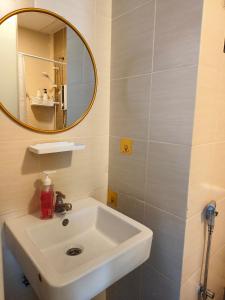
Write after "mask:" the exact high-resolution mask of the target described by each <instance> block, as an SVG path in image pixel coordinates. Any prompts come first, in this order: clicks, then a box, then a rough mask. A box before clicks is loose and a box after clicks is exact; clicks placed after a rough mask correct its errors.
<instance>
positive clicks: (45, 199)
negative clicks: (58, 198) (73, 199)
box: [40, 171, 55, 219]
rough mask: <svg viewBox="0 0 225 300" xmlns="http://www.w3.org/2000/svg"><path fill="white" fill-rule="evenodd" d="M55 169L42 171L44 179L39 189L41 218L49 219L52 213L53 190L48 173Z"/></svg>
mask: <svg viewBox="0 0 225 300" xmlns="http://www.w3.org/2000/svg"><path fill="white" fill-rule="evenodd" d="M52 173H55V171H44V172H43V174H44V175H45V179H44V180H43V187H42V191H41V199H40V201H41V219H50V218H52V217H53V214H54V191H53V185H52V180H51V178H50V177H49V175H50V174H52Z"/></svg>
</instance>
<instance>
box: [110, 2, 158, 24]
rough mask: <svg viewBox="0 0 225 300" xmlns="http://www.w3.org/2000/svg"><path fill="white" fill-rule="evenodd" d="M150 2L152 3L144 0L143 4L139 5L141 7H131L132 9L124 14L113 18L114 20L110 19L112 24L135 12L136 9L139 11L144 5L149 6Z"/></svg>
mask: <svg viewBox="0 0 225 300" xmlns="http://www.w3.org/2000/svg"><path fill="white" fill-rule="evenodd" d="M151 1H153V0H146V2H145V3H143V4H141V5H138V6H136V7H133V8H131V9H128V10H127V11H126V12H124V13H122V14H120V15H118V16H116V17H114V18H113V17H112V22H114V21H116V20H118V19H120V18H121V17H124V16H126V15H129V14H131V13H132V12H134V11H135V10H137V9H139V8H141V7H143V6H145V5H147V4H149V3H150V2H151ZM112 13H113V12H112Z"/></svg>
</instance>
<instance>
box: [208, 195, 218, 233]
mask: <svg viewBox="0 0 225 300" xmlns="http://www.w3.org/2000/svg"><path fill="white" fill-rule="evenodd" d="M216 216H218V211H216V201H212V202H210V203H209V204H208V206H207V207H206V213H205V217H206V221H207V223H208V230H209V233H210V234H211V233H213V230H214V226H215V218H216Z"/></svg>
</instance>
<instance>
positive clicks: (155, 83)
mask: <svg viewBox="0 0 225 300" xmlns="http://www.w3.org/2000/svg"><path fill="white" fill-rule="evenodd" d="M112 2H113V10H112V62H111V112H110V160H109V161H110V165H109V186H110V188H111V189H112V190H113V191H115V192H118V194H119V201H118V209H119V210H121V211H122V212H124V213H126V214H127V215H129V216H131V217H132V218H135V219H137V220H139V221H141V222H143V223H144V224H146V225H147V226H149V227H150V228H151V229H152V230H153V231H154V240H153V245H152V252H151V258H150V260H149V261H148V262H147V263H146V264H145V265H144V266H142V267H141V268H139V269H138V270H136V271H135V272H133V273H132V274H130V275H128V276H127V277H125V278H124V279H122V280H121V281H119V282H118V283H116V284H115V285H114V286H113V287H112V288H110V289H109V293H108V294H109V298H110V300H125V299H129V300H139V299H142V300H149V299H151V300H159V299H160V300H178V299H179V291H180V278H181V269H182V258H183V246H184V231H185V222H186V210H187V197H188V181H189V168H190V155H191V144H192V130H193V119H194V107H195V95H196V82H197V66H198V58H199V44H200V33H201V21H202V2H203V1H196V0H189V1H180V0H167V1H165V0H132V1H131V0H124V1H121V0H113V1H112ZM122 137H129V138H131V139H133V142H134V148H133V154H132V155H129V156H124V155H121V154H120V151H119V143H120V139H121V138H122ZM189 300H190V299H189Z"/></svg>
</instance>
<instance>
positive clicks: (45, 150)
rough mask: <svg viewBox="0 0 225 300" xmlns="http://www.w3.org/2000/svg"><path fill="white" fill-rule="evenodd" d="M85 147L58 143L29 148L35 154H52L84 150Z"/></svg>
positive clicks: (69, 143)
mask: <svg viewBox="0 0 225 300" xmlns="http://www.w3.org/2000/svg"><path fill="white" fill-rule="evenodd" d="M84 149H85V145H83V144H75V143H73V142H56V143H43V144H36V145H31V146H29V150H30V151H31V152H33V153H35V154H50V153H59V152H68V151H80V150H84Z"/></svg>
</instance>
